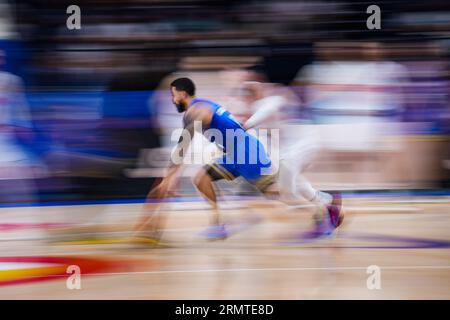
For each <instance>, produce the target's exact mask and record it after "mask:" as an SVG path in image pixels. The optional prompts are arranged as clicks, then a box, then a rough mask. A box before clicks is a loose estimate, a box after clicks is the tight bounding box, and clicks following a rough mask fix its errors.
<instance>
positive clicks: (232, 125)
mask: <svg viewBox="0 0 450 320" xmlns="http://www.w3.org/2000/svg"><path fill="white" fill-rule="evenodd" d="M196 103H203V104H206V105H208V106H210V107H211V109H212V112H213V116H212V119H211V123H210V125H209V128H203V129H204V130H207V129H215V130H218V131H220V133H221V135H222V141H218V140H216V139H215V138H216V137H214V138H213V141H211V142H214V143H215V144H216V145H218V146H219V147H220V148H222V149H223V150H224V151H226V146H227V130H231V131H233V132H236V131H237V130H241V131H242V133H243V134H244V135H245V136H246V137H247V136H249V134H247V133H246V132H245V129H244V128H243V127H242V125H241V124H240V123H239V121H237V120H236V119H235V118H234V117H233V116H232V115H231V113H230V112H228V111H226V110H225V109H224V108H222V107H221V106H220V105H219V104H217V103H215V102H213V101H210V100H206V99H194V100H192V102H191V105H194V104H196ZM206 137H207V138H208V139H210V137H209V136H206Z"/></svg>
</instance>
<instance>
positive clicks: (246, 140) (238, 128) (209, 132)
mask: <svg viewBox="0 0 450 320" xmlns="http://www.w3.org/2000/svg"><path fill="white" fill-rule="evenodd" d="M196 103H202V104H204V105H207V106H209V107H210V108H211V111H212V112H213V116H212V119H211V123H210V125H209V128H203V130H204V132H203V134H204V135H205V137H206V138H208V140H209V141H211V142H213V143H215V144H216V145H218V146H219V147H220V148H222V150H223V151H224V152H225V153H226V155H225V156H224V157H223V158H222V159H221V160H220V161H219V162H218V163H219V164H220V165H221V166H222V167H223V168H225V169H226V170H227V171H228V172H229V173H232V174H233V175H234V176H243V177H244V178H247V179H249V180H256V179H258V178H260V176H261V168H267V167H270V166H271V161H270V159H269V157H268V155H267V153H266V150H265V148H264V146H263V144H262V143H261V142H260V141H259V140H258V139H257V138H256V137H254V136H252V135H250V134H248V133H247V132H246V131H245V129H244V128H243V127H242V125H241V124H240V123H239V121H237V120H236V119H235V118H234V117H233V116H232V115H231V114H230V112H228V111H226V110H225V109H224V108H222V107H221V106H220V105H219V104H217V103H214V102H213V101H210V100H205V99H194V100H193V101H192V102H191V106H193V108H195V106H194V104H196ZM213 131H216V132H215V133H214V132H213ZM217 131H218V132H217ZM219 132H220V137H217V135H218V133H219ZM230 139H232V140H230Z"/></svg>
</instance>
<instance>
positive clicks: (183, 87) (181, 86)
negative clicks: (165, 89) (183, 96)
mask: <svg viewBox="0 0 450 320" xmlns="http://www.w3.org/2000/svg"><path fill="white" fill-rule="evenodd" d="M170 86H171V87H175V89H177V91H186V93H187V94H188V95H189V96H191V97H193V96H195V84H194V82H192V80H191V79H189V78H178V79H175V80H174V81H172V83H171V84H170Z"/></svg>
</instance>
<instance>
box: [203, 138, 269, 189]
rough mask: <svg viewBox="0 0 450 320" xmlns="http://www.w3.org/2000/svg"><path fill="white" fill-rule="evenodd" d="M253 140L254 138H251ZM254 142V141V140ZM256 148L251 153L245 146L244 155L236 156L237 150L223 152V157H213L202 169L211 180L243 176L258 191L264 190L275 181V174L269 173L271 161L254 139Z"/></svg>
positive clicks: (232, 178) (259, 143)
mask: <svg viewBox="0 0 450 320" xmlns="http://www.w3.org/2000/svg"><path fill="white" fill-rule="evenodd" d="M253 141H254V140H253ZM254 142H255V141H254ZM256 143H257V150H256V153H257V155H255V154H254V153H255V150H252V151H253V154H252V155H251V154H250V153H249V152H248V150H249V148H245V149H244V151H241V152H244V153H245V157H244V155H242V154H241V157H238V152H234V154H233V155H232V156H231V155H230V154H225V155H224V156H223V157H221V158H218V159H215V160H214V161H212V162H211V163H209V164H207V165H206V166H205V167H204V169H205V171H206V172H207V173H208V175H209V176H210V177H211V178H212V180H213V181H216V180H221V179H225V180H234V179H236V178H237V177H243V178H244V179H245V180H247V181H248V182H249V183H251V184H253V185H255V186H256V187H257V188H258V189H259V190H260V191H264V190H265V189H266V188H267V187H268V186H269V185H271V184H273V183H274V182H275V178H276V177H275V175H274V174H269V171H270V168H271V166H272V162H271V161H270V159H269V157H268V156H267V154H266V152H265V149H264V146H263V145H262V144H261V142H259V141H256Z"/></svg>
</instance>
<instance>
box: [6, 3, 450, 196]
mask: <svg viewBox="0 0 450 320" xmlns="http://www.w3.org/2000/svg"><path fill="white" fill-rule="evenodd" d="M71 4H72V3H70V2H67V1H56V0H55V1H33V0H25V1H5V0H0V110H1V111H0V154H1V156H0V189H1V191H0V202H20V201H48V200H52V201H54V200H72V199H75V200H78V199H105V198H113V199H117V198H135V197H142V196H144V195H145V193H146V192H147V191H148V189H149V188H150V186H151V185H152V184H153V183H154V182H155V181H156V180H157V179H158V178H159V177H161V175H162V174H163V173H162V172H163V170H162V169H163V168H164V167H165V166H166V163H167V161H168V156H169V153H170V149H171V147H172V146H173V144H174V141H172V140H171V135H172V132H173V130H175V129H177V128H179V127H180V126H181V116H180V115H179V114H178V113H177V112H176V109H175V107H174V106H173V105H172V102H171V99H170V92H169V91H168V84H169V83H170V81H171V80H172V79H174V78H175V77H178V76H188V77H190V78H192V79H193V80H194V82H195V83H196V84H197V87H198V96H199V97H203V98H210V99H212V100H215V101H217V102H219V103H221V104H222V105H223V106H224V107H225V108H226V109H228V110H229V111H230V112H232V113H233V114H234V115H235V116H236V118H238V119H239V120H240V121H243V122H244V121H245V120H247V119H248V118H249V117H250V116H251V114H252V113H253V112H254V111H255V110H253V109H252V105H251V104H250V103H248V100H247V95H248V94H249V93H248V90H247V89H248V88H246V84H248V83H249V82H258V83H265V84H270V85H272V86H278V87H281V88H283V90H285V91H286V92H287V94H288V95H289V96H290V97H291V98H292V99H290V101H291V102H292V103H291V104H290V105H289V107H288V108H286V109H284V110H283V114H281V115H280V117H281V118H282V119H281V121H282V122H283V123H285V124H290V125H293V128H294V129H293V131H291V133H290V135H291V136H293V137H295V136H296V134H298V133H299V132H301V131H300V128H305V127H313V128H315V129H316V132H317V135H318V137H319V140H320V143H321V146H322V148H323V152H322V153H321V157H320V159H319V160H317V162H316V163H315V166H314V168H311V171H310V174H311V176H312V179H313V180H314V181H316V182H317V183H318V184H319V185H320V184H321V185H322V186H323V188H325V189H327V188H331V189H352V190H358V189H397V188H407V189H421V188H448V187H449V180H450V178H449V177H450V174H449V171H450V139H449V137H450V106H449V102H448V93H449V49H450V46H449V45H450V10H449V9H448V6H447V3H446V1H443V0H440V1H438V0H430V1H427V2H423V1H408V2H404V1H377V4H378V5H379V7H380V9H381V29H380V30H368V29H367V27H366V19H367V18H368V17H369V15H370V14H368V13H366V9H367V7H368V6H369V5H371V4H372V3H371V2H369V1H358V2H352V1H288V0H282V1H273V0H270V1H269V0H265V1H262V0H260V1H246V2H243V1H234V0H229V1H213V0H204V1H202V0H198V1H195V0H192V1H189V0H186V1H184V0H151V1H150V0H127V1H118V0H107V1H103V0H102V1H100V0H98V1H84V0H80V1H77V3H76V4H77V5H78V6H79V7H80V9H81V29H79V30H69V29H68V28H67V26H66V20H67V18H68V17H69V15H70V14H68V13H66V9H67V7H68V6H69V5H71ZM268 88H269V87H268ZM187 176H189V173H187Z"/></svg>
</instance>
